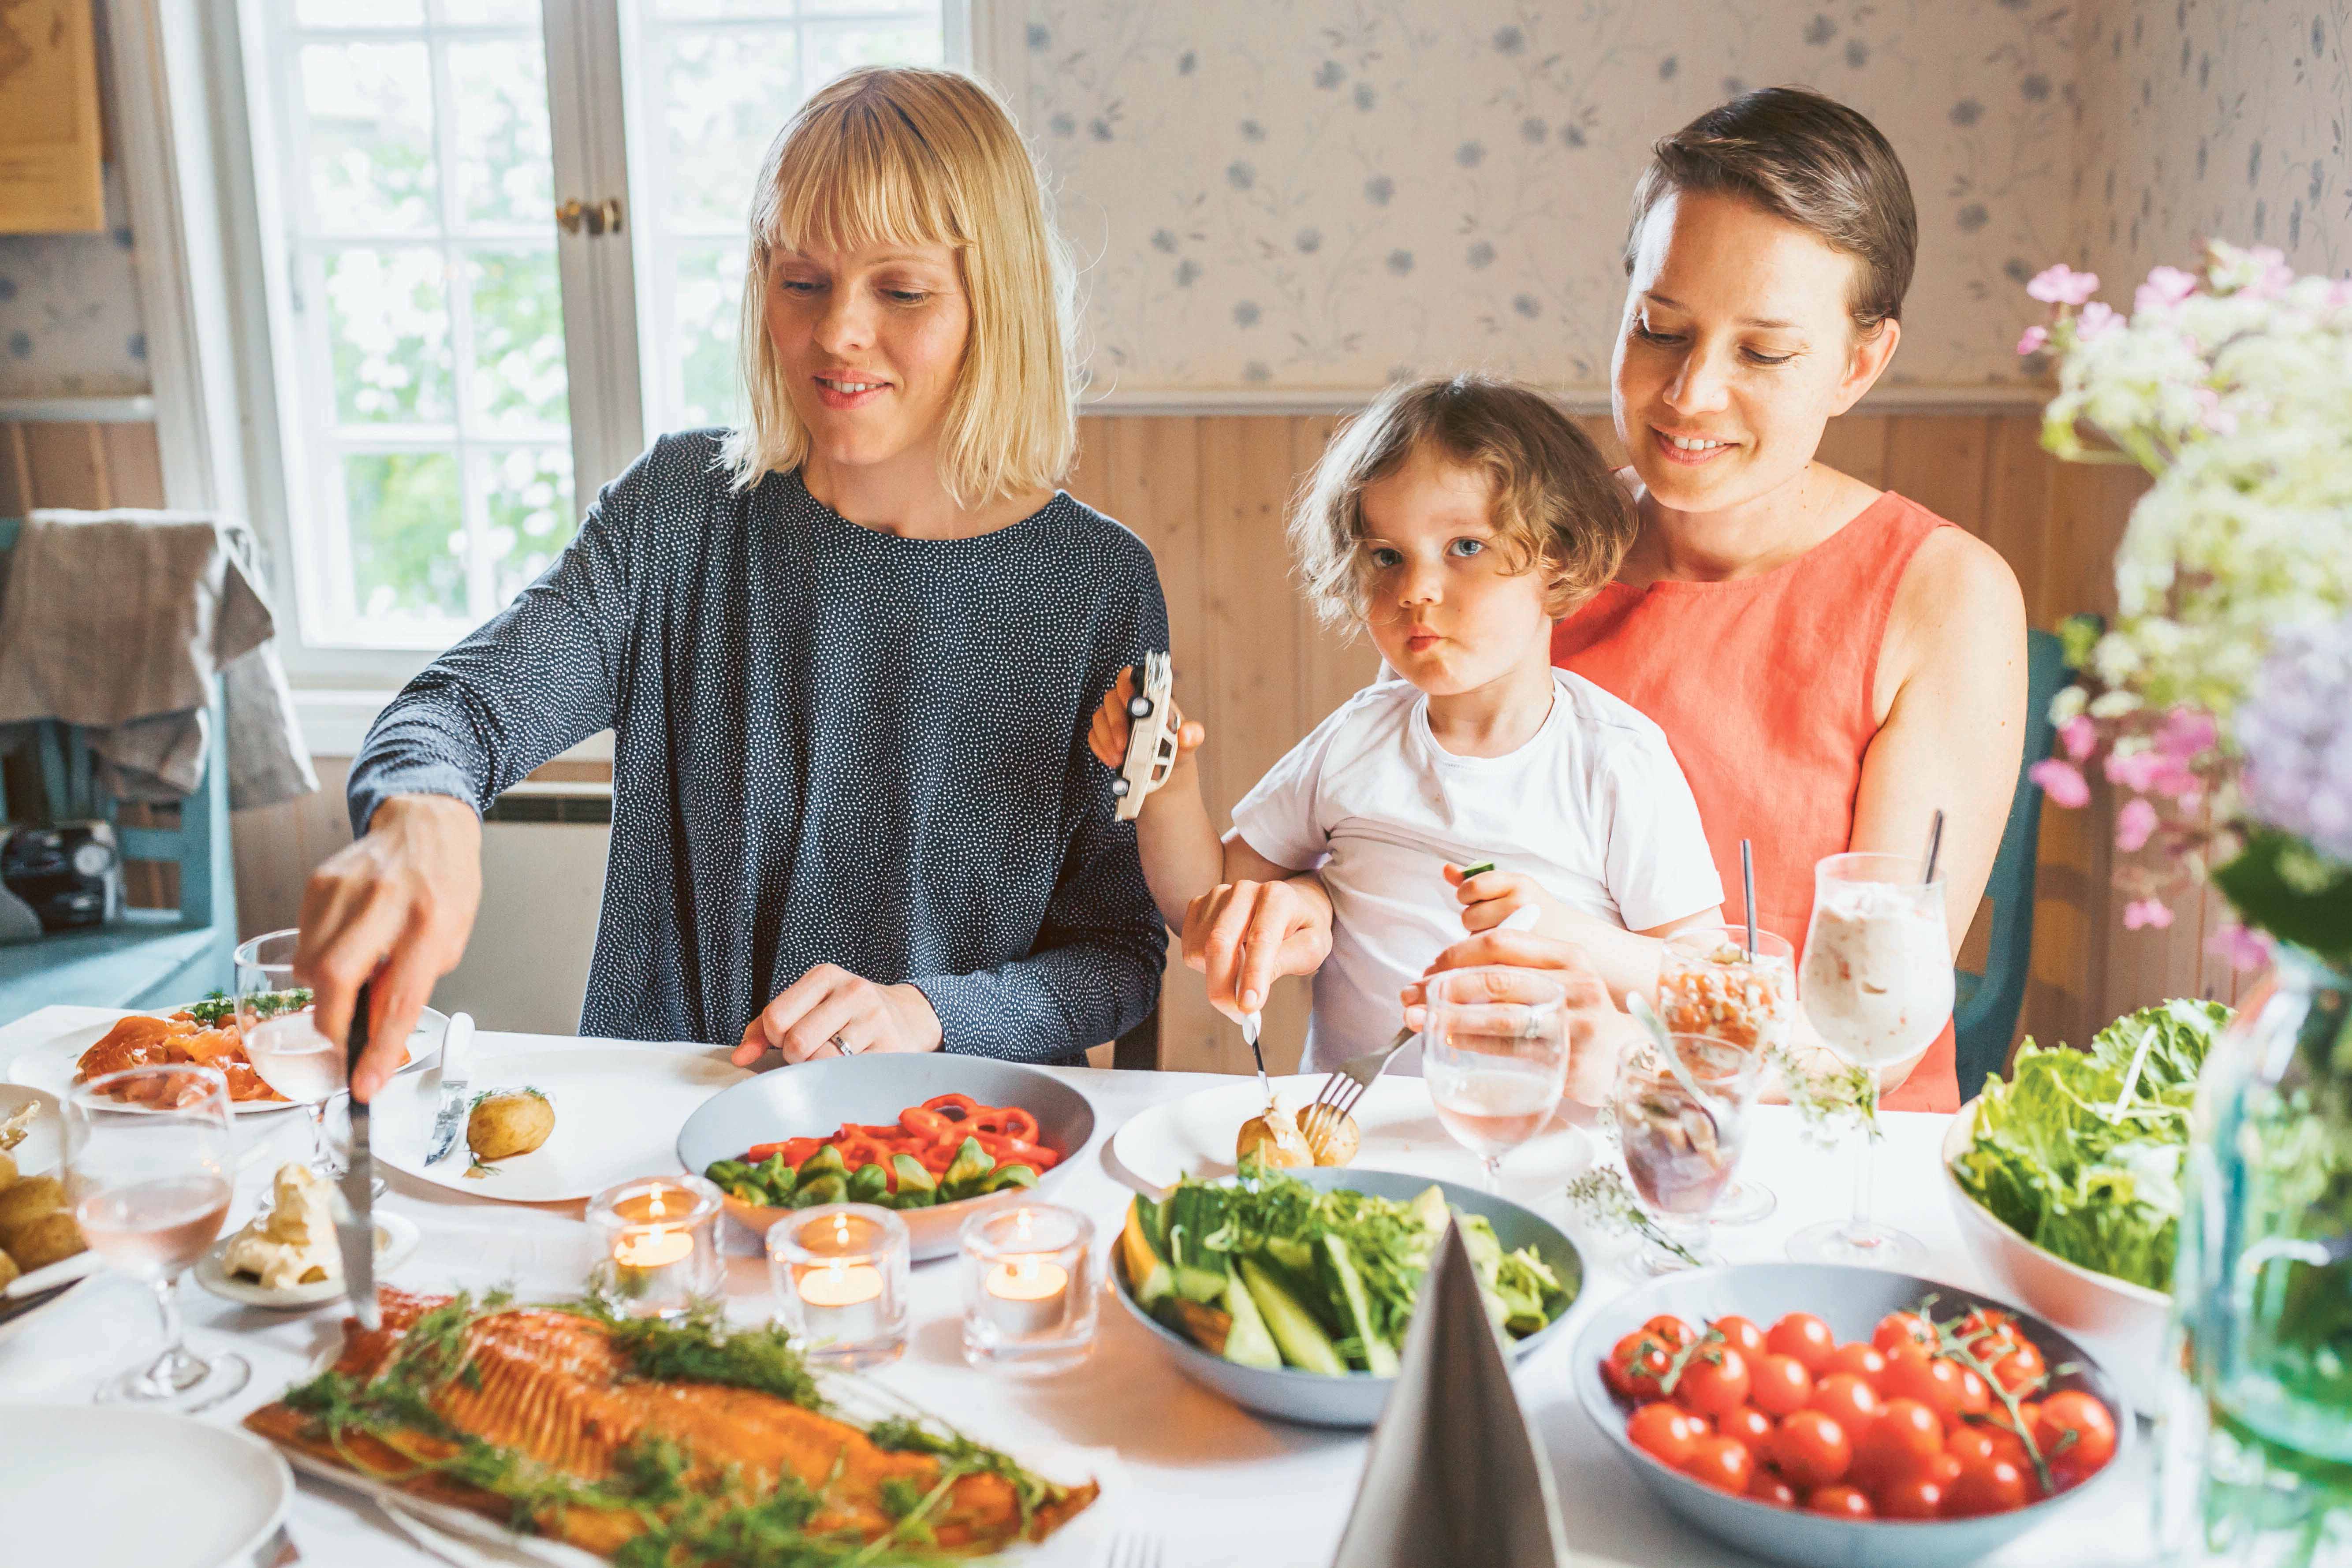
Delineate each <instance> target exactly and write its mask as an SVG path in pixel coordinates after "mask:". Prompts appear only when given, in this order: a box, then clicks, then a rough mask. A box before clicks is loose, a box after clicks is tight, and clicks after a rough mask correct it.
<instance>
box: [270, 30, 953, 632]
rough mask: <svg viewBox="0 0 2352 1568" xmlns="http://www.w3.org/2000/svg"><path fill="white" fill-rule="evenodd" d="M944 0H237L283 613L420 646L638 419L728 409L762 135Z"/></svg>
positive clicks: (533, 552)
mask: <svg viewBox="0 0 2352 1568" xmlns="http://www.w3.org/2000/svg"><path fill="white" fill-rule="evenodd" d="M955 4H956V0H945V3H944V4H943V3H942V0H801V3H799V4H794V0H544V5H543V6H542V3H541V0H243V4H242V6H241V9H240V12H239V22H240V24H241V26H242V28H243V33H244V37H243V46H244V49H243V53H244V59H245V63H246V72H247V90H246V101H247V112H248V117H249V120H250V122H251V125H252V131H253V151H254V171H255V175H256V190H257V212H258V213H259V214H260V215H261V228H262V236H261V238H262V244H263V252H264V255H265V258H267V260H268V268H267V269H268V275H269V289H268V293H269V300H268V320H269V328H270V339H271V343H272V349H273V354H274V357H275V360H276V364H277V369H278V382H279V384H278V389H277V390H278V396H277V404H278V411H279V420H278V424H279V429H278V437H279V439H278V446H279V448H280V450H281V452H282V454H283V457H284V466H285V479H286V497H287V510H288V513H289V544H290V545H291V554H292V567H293V571H292V576H293V580H294V586H295V590H296V597H297V600H298V605H297V607H298V609H299V624H300V627H301V633H302V640H303V642H304V643H305V644H306V645H308V646H310V647H325V648H335V647H341V648H353V649H364V648H385V649H392V648H406V649H429V648H437V647H442V646H445V645H446V644H447V643H448V642H449V641H451V640H452V639H453V638H455V637H457V636H459V635H461V634H463V633H464V632H465V631H466V630H467V629H469V628H470V627H472V626H476V625H478V624H479V623H480V622H481V621H482V620H484V619H486V618H487V617H488V616H490V615H492V614H494V613H496V611H497V610H498V609H499V607H500V606H502V605H505V604H506V603H507V602H508V601H509V599H511V598H512V597H513V596H514V595H515V594H516V593H518V592H519V591H520V589H521V588H522V587H523V586H524V585H525V584H528V583H529V582H530V580H531V579H532V578H534V577H535V576H537V575H538V574H539V573H540V572H541V571H542V570H544V569H545V568H546V566H547V564H548V563H549V562H551V560H553V559H554V557H555V555H556V554H557V553H558V552H561V551H562V548H563V546H564V544H565V542H567V541H568V540H569V539H570V538H571V536H572V531H573V530H574V529H575V528H576V526H577V521H578V513H579V506H580V504H581V501H582V500H583V498H584V497H585V496H587V495H590V494H593V487H594V486H596V485H598V484H601V483H603V482H604V480H605V479H610V478H611V477H612V475H613V474H614V473H615V472H617V471H618V469H619V468H620V467H621V466H622V465H623V464H624V463H625V461H626V460H627V458H628V456H629V455H631V454H632V453H634V451H635V449H637V447H641V446H642V445H643V444H644V443H645V442H646V440H647V439H649V438H650V437H651V436H652V435H654V434H656V433H658V432H660V431H665V430H674V429H684V428H690V427H693V426H705V425H724V424H728V423H730V422H731V421H732V420H733V419H734V418H735V417H736V415H737V406H738V398H739V394H738V390H737V387H736V371H735V362H736V343H735V337H736V327H737V317H738V311H739V307H740V299H741V288H742V269H743V263H744V256H745V248H746V247H745V227H744V221H745V214H746V212H747V210H748V208H749V205H750V203H751V185H752V182H753V179H754V177H755V176H756V174H757V173H758V170H759V166H760V161H761V155H762V154H763V153H765V151H766V149H767V146H768V144H769V142H770V141H771V140H772V138H773V136H774V135H775V133H776V131H777V130H778V128H779V127H780V126H782V123H783V121H784V120H785V119H786V118H787V117H788V116H789V115H790V114H791V112H792V111H793V109H794V108H795V107H796V106H797V105H798V104H799V103H800V102H801V101H802V100H803V99H804V98H805V97H806V96H807V95H808V94H809V93H810V92H811V91H812V90H814V89H815V88H817V87H819V86H821V85H822V84H823V83H824V82H825V81H827V80H829V79H832V78H833V77H835V76H836V75H838V74H839V73H840V72H842V71H844V70H846V69H848V68H851V67H853V66H857V65H864V64H874V63H909V64H914V63H921V64H935V63H938V62H940V61H941V60H942V59H945V58H950V54H951V50H950V42H951V40H950V23H951V22H954V21H955V20H956V19H957V16H956V12H955V10H954V6H955ZM955 52H960V50H959V51H955ZM567 127H569V128H571V129H570V130H569V131H568V132H567V131H566V129H565V128H567ZM575 143H576V144H575Z"/></svg>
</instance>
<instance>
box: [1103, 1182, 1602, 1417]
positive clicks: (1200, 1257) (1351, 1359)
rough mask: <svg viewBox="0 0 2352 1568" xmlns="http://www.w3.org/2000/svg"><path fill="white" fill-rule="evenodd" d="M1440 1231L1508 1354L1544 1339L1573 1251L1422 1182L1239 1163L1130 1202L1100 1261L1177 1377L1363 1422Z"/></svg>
mask: <svg viewBox="0 0 2352 1568" xmlns="http://www.w3.org/2000/svg"><path fill="white" fill-rule="evenodd" d="M1448 1223H1459V1224H1460V1225H1461V1226H1462V1227H1463V1237H1464V1239H1465V1242H1466V1243H1467V1244H1468V1246H1469V1248H1470V1256H1471V1260H1472V1262H1473V1264H1474V1265H1475V1267H1476V1268H1477V1271H1478V1277H1479V1291H1480V1294H1481V1295H1482V1296H1483V1297H1484V1298H1485V1300H1486V1308H1487V1312H1488V1315H1489V1316H1490V1317H1491V1318H1492V1319H1493V1320H1494V1323H1495V1327H1496V1331H1497V1332H1498V1333H1500V1334H1501V1335H1503V1336H1504V1338H1505V1340H1506V1342H1507V1345H1508V1347H1509V1349H1510V1352H1511V1353H1512V1354H1513V1356H1514V1357H1519V1356H1525V1355H1528V1354H1529V1353H1531V1352H1534V1351H1535V1350H1536V1349H1537V1348H1538V1347H1539V1346H1540V1345H1542V1344H1545V1343H1548V1342H1549V1341H1550V1340H1551V1338H1552V1337H1553V1336H1554V1331H1556V1330H1557V1329H1558V1327H1559V1322H1560V1320H1561V1319H1562V1318H1563V1317H1564V1316H1565V1315H1566V1313H1567V1311H1568V1309H1569V1307H1570V1305H1571V1304H1572V1303H1573V1302H1574V1301H1575V1300H1576V1297H1577V1293H1578V1291H1579V1290H1580V1289H1581V1287H1582V1284H1583V1279H1584V1268H1583V1262H1582V1260H1581V1259H1580V1258H1579V1257H1578V1255H1577V1251H1576V1247H1575V1246H1574V1244H1573V1243H1571V1242H1570V1240H1569V1238H1568V1237H1567V1236H1566V1235H1564V1234H1563V1233H1562V1232H1561V1231H1560V1230H1559V1227H1558V1226H1553V1225H1551V1224H1550V1223H1549V1222H1548V1221H1546V1220H1544V1219H1543V1218H1541V1217H1540V1216H1538V1215H1535V1214H1533V1213H1531V1212H1529V1211H1528V1210H1527V1209H1525V1208H1522V1207H1520V1206H1519V1205H1517V1204H1515V1203H1512V1202H1511V1201H1510V1200H1509V1199H1507V1198H1500V1197H1492V1196H1489V1195H1487V1194H1484V1193H1481V1192H1478V1191H1477V1190H1475V1188H1471V1187H1464V1186H1458V1185H1456V1184H1454V1183H1452V1182H1433V1181H1431V1180H1430V1179H1429V1178H1427V1177H1425V1176H1414V1175H1409V1174H1406V1173H1401V1172H1392V1171H1356V1170H1337V1169H1333V1170H1316V1169H1302V1170H1296V1171H1289V1170H1274V1169H1270V1168H1267V1167H1265V1166H1263V1165H1261V1164H1259V1163H1257V1162H1255V1161H1246V1162H1244V1164H1243V1166H1242V1169H1241V1172H1240V1173H1238V1174H1236V1175H1234V1176H1229V1177H1223V1178H1221V1179H1219V1180H1216V1181H1211V1182H1200V1181H1193V1180H1190V1179H1187V1180H1185V1181H1184V1182H1182V1183H1181V1184H1178V1185H1177V1186H1176V1187H1175V1188H1174V1189H1173V1190H1172V1191H1171V1192H1170V1193H1169V1194H1168V1195H1167V1196H1166V1197H1164V1198H1161V1199H1160V1200H1158V1201H1156V1202H1155V1201H1154V1200H1152V1199H1150V1198H1138V1199H1137V1200H1136V1201H1135V1202H1134V1203H1133V1204H1132V1205H1129V1209H1128V1212H1127V1216H1126V1221H1125V1223H1124V1225H1123V1226H1121V1228H1120V1231H1119V1234H1118V1237H1117V1238H1116V1240H1115V1241H1114V1242H1113V1244H1112V1247H1111V1254H1112V1261H1113V1265H1114V1271H1115V1272H1116V1274H1117V1275H1118V1295H1119V1300H1121V1301H1122V1302H1124V1303H1125V1304H1126V1306H1127V1309H1128V1310H1129V1312H1130V1313H1132V1314H1133V1315H1134V1316H1135V1317H1136V1318H1137V1319H1138V1320H1139V1321H1141V1322H1142V1323H1144V1324H1145V1325H1147V1326H1148V1327H1149V1329H1150V1331H1151V1332H1152V1334H1153V1335H1154V1336H1155V1337H1156V1338H1157V1339H1159V1340H1160V1342H1161V1343H1162V1344H1163V1345H1164V1346H1165V1347H1166V1348H1167V1349H1168V1351H1169V1352H1170V1353H1171V1355H1172V1356H1173V1357H1174V1358H1175V1360H1176V1363H1177V1365H1178V1366H1179V1367H1180V1368H1181V1370H1182V1371H1183V1372H1184V1373H1185V1374H1186V1375H1187V1376H1189V1377H1191V1378H1192V1379H1193V1380H1194V1381H1196V1382H1199V1383H1202V1384H1206V1385H1208V1386H1209V1387H1212V1388H1214V1389H1216V1390H1217V1391H1218V1392H1220V1393H1222V1394H1224V1395H1226V1396H1227V1397H1228V1398H1230V1399H1232V1400H1233V1401H1234V1403H1236V1404H1238V1405H1244V1406H1245V1407H1247V1408H1248V1409H1251V1410H1255V1411H1257V1412H1258V1413H1260V1414H1261V1415H1273V1416H1277V1417H1280V1418H1282V1419H1284V1420H1289V1421H1298V1422H1304V1423H1307V1424H1308V1425H1312V1426H1370V1425H1372V1424H1373V1423H1374V1422H1375V1421H1377V1420H1378V1419H1379V1418H1380V1414H1381V1407H1382V1406H1383V1405H1386V1404H1387V1402H1388V1395H1389V1389H1390V1387H1391V1384H1393V1383H1394V1381H1395V1377H1396V1373H1397V1367H1398V1363H1397V1357H1398V1352H1400V1351H1401V1350H1402V1347H1403V1344H1404V1337H1405V1329H1406V1327H1407V1325H1408V1324H1409V1323H1410V1322H1411V1321H1412V1310H1413V1304H1414V1301H1415V1300H1416V1298H1417V1297H1418V1296H1419V1294H1420V1290H1421V1282H1422V1277H1423V1273H1424V1272H1425V1271H1426V1269H1427V1267H1428V1264H1429V1261H1430V1259H1431V1258H1432V1257H1433V1255H1434V1252H1435V1250H1436V1247H1437V1242H1438V1239H1439V1238H1440V1237H1442V1236H1443V1235H1444V1229H1445V1226H1446V1225H1447V1224H1448Z"/></svg>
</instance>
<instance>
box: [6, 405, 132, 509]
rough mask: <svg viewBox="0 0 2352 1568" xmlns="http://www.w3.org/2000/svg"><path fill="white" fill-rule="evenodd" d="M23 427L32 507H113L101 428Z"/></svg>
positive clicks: (111, 488)
mask: <svg viewBox="0 0 2352 1568" xmlns="http://www.w3.org/2000/svg"><path fill="white" fill-rule="evenodd" d="M21 428H22V429H23V431H24V433H25V453H26V471H27V473H28V474H29V476H30V488H31V491H32V504H33V505H35V506H59V507H76V508H80V509H83V510H91V509H96V508H101V507H106V506H110V505H111V504H112V498H113V486H112V485H111V483H110V481H109V479H108V478H107V473H106V469H105V467H104V463H105V457H106V449H105V445H104V443H103V442H102V441H101V440H100V437H99V430H100V426H96V425H79V424H76V425H65V424H39V425H26V426H21Z"/></svg>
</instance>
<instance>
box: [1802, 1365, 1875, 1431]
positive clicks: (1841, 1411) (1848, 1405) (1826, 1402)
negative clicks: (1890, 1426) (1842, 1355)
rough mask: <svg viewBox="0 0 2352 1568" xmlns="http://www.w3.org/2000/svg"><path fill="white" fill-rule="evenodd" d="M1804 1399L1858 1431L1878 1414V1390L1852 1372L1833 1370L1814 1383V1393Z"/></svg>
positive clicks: (1841, 1423)
mask: <svg viewBox="0 0 2352 1568" xmlns="http://www.w3.org/2000/svg"><path fill="white" fill-rule="evenodd" d="M1805 1403H1806V1404H1807V1405H1809V1406H1810V1407H1811V1408H1812V1409H1815V1410H1818V1411H1821V1412H1822V1414H1824V1415H1831V1416H1834V1417H1835V1418H1836V1419H1837V1421H1838V1423H1839V1424H1840V1425H1841V1426H1844V1427H1845V1428H1846V1429H1847V1430H1848V1431H1850V1432H1859V1431H1861V1430H1862V1429H1863V1428H1864V1426H1868V1425H1869V1424H1870V1418H1871V1417H1872V1416H1874V1415H1877V1414H1878V1391H1877V1390H1876V1389H1874V1388H1873V1387H1871V1386H1870V1384H1867V1383H1865V1382H1864V1381H1863V1380H1862V1379H1861V1378H1858V1377H1856V1376H1854V1374H1853V1373H1850V1372H1833V1373H1830V1375H1829V1376H1827V1377H1825V1378H1823V1379H1822V1380H1821V1381H1820V1382H1819V1383H1817V1384H1813V1396H1812V1397H1811V1399H1809V1400H1807V1401H1806V1402H1805Z"/></svg>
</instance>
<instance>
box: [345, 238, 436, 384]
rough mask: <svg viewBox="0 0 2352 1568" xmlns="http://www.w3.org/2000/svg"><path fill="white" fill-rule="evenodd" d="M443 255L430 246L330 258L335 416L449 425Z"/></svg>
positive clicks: (364, 251) (374, 251)
mask: <svg viewBox="0 0 2352 1568" xmlns="http://www.w3.org/2000/svg"><path fill="white" fill-rule="evenodd" d="M442 265H443V264H442V260H441V253H440V252H439V251H438V250H435V249H429V248H427V247H423V246H417V247H404V248H401V249H398V250H343V251H338V252H335V253H333V254H331V255H330V256H329V257H328V258H326V266H325V275H326V282H327V321H328V327H327V331H328V334H329V351H330V353H331V357H332V360H333V362H334V379H335V413H336V416H337V417H338V418H340V419H341V420H343V421H344V422H346V423H350V424H385V423H391V424H404V425H414V424H446V422H447V421H448V420H450V419H451V418H452V417H454V416H455V415H456V412H457V399H456V397H455V396H454V395H452V393H451V390H450V369H449V303H448V299H447V296H446V291H445V289H444V287H443V275H442Z"/></svg>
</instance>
